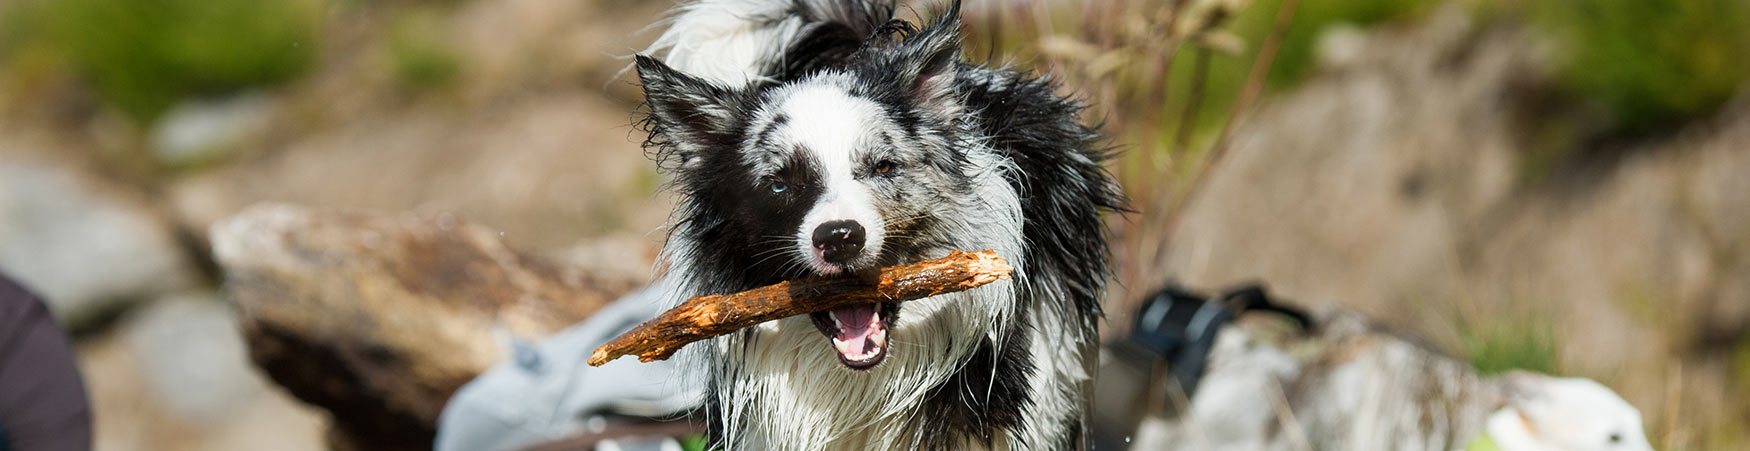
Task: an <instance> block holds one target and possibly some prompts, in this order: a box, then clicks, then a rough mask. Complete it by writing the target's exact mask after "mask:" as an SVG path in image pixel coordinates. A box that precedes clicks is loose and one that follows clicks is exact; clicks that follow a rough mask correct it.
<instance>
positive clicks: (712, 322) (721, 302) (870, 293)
mask: <svg viewBox="0 0 1750 451" xmlns="http://www.w3.org/2000/svg"><path fill="white" fill-rule="evenodd" d="M1013 272H1014V268H1013V267H1011V266H1009V263H1008V261H1007V260H1003V258H1002V257H999V256H997V254H996V252H995V251H982V252H962V251H954V252H953V253H951V254H948V256H947V257H942V258H938V259H932V260H924V261H921V262H917V263H914V264H910V265H902V266H893V267H888V268H883V269H882V270H881V272H880V273H879V274H878V275H876V276H875V277H869V278H846V277H830V278H829V277H809V278H803V279H797V280H791V281H786V282H779V283H777V284H773V285H767V286H763V287H759V288H755V289H752V290H747V291H743V292H740V293H731V294H717V295H710V296H699V297H695V298H692V299H688V300H687V301H686V302H683V303H681V305H679V306H677V307H675V308H672V309H669V310H668V311H666V312H663V313H662V314H661V315H658V316H657V317H656V318H655V319H652V320H650V321H645V322H644V324H640V325H638V327H636V328H633V329H632V330H630V331H627V332H626V333H624V334H620V336H619V337H615V338H614V339H613V340H611V341H608V343H607V344H604V345H602V346H601V347H599V348H596V350H595V353H594V354H591V355H590V357H589V364H590V365H591V366H601V365H602V364H605V363H608V362H609V361H612V360H614V359H616V358H619V357H620V356H623V355H637V356H638V360H639V361H641V362H649V361H652V360H666V359H668V357H669V356H672V355H674V353H675V351H678V350H680V348H681V347H682V346H686V345H688V344H690V343H693V342H696V341H699V340H704V339H707V338H711V337H715V336H718V335H724V334H728V333H730V332H735V331H737V330H741V329H742V328H744V327H748V326H753V325H755V324H759V323H763V322H766V321H771V320H774V319H779V318H783V317H787V316H791V315H800V314H804V313H813V312H819V311H825V310H831V309H833V308H837V307H843V306H847V305H854V304H863V303H871V302H905V301H912V300H917V299H923V298H926V297H930V296H935V295H938V294H943V293H953V292H957V291H965V290H969V289H972V288H975V287H978V286H982V285H984V284H988V283H991V282H995V281H997V280H1000V279H1008V278H1009V274H1010V273H1013Z"/></svg>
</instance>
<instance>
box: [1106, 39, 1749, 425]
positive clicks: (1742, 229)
mask: <svg viewBox="0 0 1750 451" xmlns="http://www.w3.org/2000/svg"><path fill="white" fill-rule="evenodd" d="M1471 17H1472V16H1469V15H1467V14H1464V13H1463V12H1461V11H1457V10H1451V9H1449V10H1444V11H1442V12H1440V13H1437V14H1435V15H1434V16H1433V17H1431V18H1430V19H1429V20H1428V21H1427V22H1426V23H1424V24H1422V25H1420V26H1417V27H1413V28H1409V27H1405V28H1395V29H1394V28H1387V29H1382V30H1380V31H1377V32H1372V34H1370V35H1366V36H1359V37H1358V36H1355V35H1353V34H1347V35H1333V36H1332V37H1331V38H1329V40H1327V44H1328V45H1326V46H1325V47H1326V48H1327V49H1331V50H1329V53H1331V55H1327V56H1328V58H1327V59H1326V60H1327V62H1328V64H1330V65H1331V66H1330V67H1328V68H1326V73H1324V74H1323V75H1321V76H1320V77H1317V78H1315V79H1313V80H1309V81H1308V82H1307V83H1306V84H1305V85H1303V86H1302V87H1301V88H1300V89H1297V90H1296V91H1294V92H1292V93H1289V94H1287V95H1284V96H1282V97H1281V98H1278V99H1276V100H1275V101H1273V102H1271V103H1270V104H1269V105H1266V106H1265V107H1264V108H1262V109H1261V110H1260V111H1259V112H1258V113H1256V114H1255V115H1252V117H1251V118H1250V119H1248V120H1246V121H1245V122H1244V123H1242V124H1240V125H1239V126H1238V127H1237V128H1236V129H1235V133H1234V139H1233V146H1232V147H1231V149H1230V150H1229V153H1228V154H1227V157H1226V159H1225V160H1224V161H1223V162H1222V166H1221V167H1220V169H1219V170H1217V171H1215V172H1214V173H1213V174H1212V176H1211V178H1210V179H1208V180H1207V185H1205V186H1204V187H1203V188H1202V190H1201V191H1200V192H1199V194H1198V196H1197V197H1196V198H1195V199H1191V200H1190V202H1189V204H1188V205H1187V206H1186V208H1185V210H1184V211H1183V212H1182V213H1181V214H1182V223H1181V228H1180V229H1179V231H1178V233H1177V236H1174V237H1172V238H1171V242H1170V243H1168V245H1167V246H1166V248H1165V249H1162V250H1161V251H1160V252H1159V253H1158V254H1156V255H1159V256H1160V258H1159V259H1158V260H1157V261H1154V262H1153V263H1152V264H1145V265H1144V269H1143V270H1142V271H1140V272H1141V273H1143V274H1158V275H1161V276H1162V277H1164V276H1165V275H1168V274H1170V275H1172V276H1173V277H1175V278H1177V279H1178V280H1180V281H1182V282H1185V283H1187V284H1189V285H1192V286H1226V285H1231V284H1234V283H1237V282H1241V281H1250V280H1267V281H1269V282H1270V285H1271V287H1272V288H1274V289H1275V290H1276V291H1277V292H1279V293H1282V294H1283V295H1285V296H1287V297H1291V298H1294V299H1299V300H1302V301H1305V302H1307V303H1310V304H1313V305H1321V306H1336V305H1340V306H1344V307H1346V308H1351V309H1356V310H1359V311H1362V312H1366V313H1367V314H1368V315H1369V316H1372V317H1374V318H1377V319H1379V320H1380V321H1382V322H1385V323H1388V324H1394V325H1398V326H1400V327H1405V328H1414V329H1416V330H1418V332H1419V333H1420V334H1422V335H1423V336H1426V337H1428V338H1430V339H1431V340H1433V341H1434V342H1436V343H1439V344H1441V345H1443V346H1446V347H1447V348H1448V349H1459V348H1460V347H1461V346H1464V345H1465V344H1466V343H1467V341H1471V340H1474V339H1475V338H1476V337H1475V335H1476V334H1479V333H1481V334H1488V333H1491V332H1489V331H1490V330H1497V329H1499V330H1508V331H1510V332H1511V331H1522V332H1523V333H1525V334H1528V335H1530V334H1535V333H1537V330H1539V329H1547V330H1550V331H1552V333H1553V335H1554V337H1553V341H1554V342H1555V346H1554V349H1555V350H1554V351H1552V352H1553V353H1555V354H1556V355H1554V356H1550V359H1548V360H1550V364H1551V365H1554V366H1555V369H1556V370H1558V371H1560V372H1565V373H1569V374H1575V375H1581V376H1590V377H1594V378H1598V379H1599V380H1600V381H1601V382H1604V383H1606V384H1607V385H1610V386H1614V387H1618V388H1619V389H1620V390H1622V394H1623V395H1624V397H1625V398H1627V399H1628V400H1629V401H1631V402H1632V403H1634V404H1635V405H1639V406H1642V407H1643V408H1645V409H1646V411H1647V413H1648V418H1653V419H1662V420H1660V421H1659V422H1655V423H1652V424H1672V425H1675V424H1677V423H1675V422H1672V421H1671V419H1674V418H1675V417H1674V416H1673V415H1676V414H1677V412H1678V411H1682V412H1683V415H1684V418H1685V419H1686V421H1685V422H1693V423H1700V424H1701V425H1698V426H1695V429H1696V430H1716V427H1720V428H1724V427H1728V426H1727V425H1732V424H1741V423H1742V421H1744V418H1745V415H1744V413H1743V412H1746V411H1747V410H1745V407H1746V406H1750V405H1747V404H1746V403H1744V402H1742V401H1738V400H1742V399H1746V394H1745V392H1744V390H1745V385H1743V384H1739V383H1734V382H1732V380H1733V378H1734V377H1737V378H1739V379H1741V376H1735V374H1741V373H1735V371H1737V370H1734V369H1733V365H1741V364H1734V363H1731V362H1733V361H1734V359H1735V358H1736V359H1739V360H1738V361H1740V362H1742V361H1743V360H1742V358H1741V357H1733V355H1734V352H1739V353H1740V354H1741V351H1734V350H1733V349H1734V348H1736V349H1744V346H1745V345H1746V343H1750V339H1747V338H1746V337H1750V266H1746V263H1745V262H1750V232H1747V231H1750V225H1747V224H1750V196H1746V195H1745V193H1746V192H1750V178H1746V177H1744V174H1750V151H1746V147H1745V144H1744V143H1746V142H1750V101H1745V100H1741V101H1739V102H1738V104H1737V105H1736V106H1731V107H1728V108H1726V109H1725V110H1724V111H1722V112H1720V113H1719V114H1717V115H1716V116H1715V117H1713V118H1710V119H1707V120H1704V121H1699V122H1697V123H1696V124H1693V125H1692V126H1691V127H1689V128H1688V129H1686V130H1683V131H1681V132H1679V133H1677V134H1676V135H1675V136H1671V137H1667V138H1662V139H1651V140H1647V141H1644V142H1641V143H1639V144H1635V145H1632V146H1628V147H1627V148H1616V149H1608V148H1607V149H1586V150H1585V151H1586V152H1592V153H1591V155H1594V156H1596V155H1600V154H1612V155H1615V157H1612V158H1594V159H1593V162H1594V163H1597V164H1594V165H1592V166H1589V167H1579V168H1576V167H1568V168H1565V169H1564V170H1563V171H1557V172H1554V173H1549V174H1540V173H1539V172H1538V169H1537V168H1536V167H1534V166H1528V165H1527V163H1526V161H1530V160H1531V159H1534V158H1537V156H1538V152H1540V151H1544V150H1545V149H1541V148H1540V147H1539V146H1540V145H1547V143H1540V140H1539V138H1538V137H1537V136H1526V135H1527V133H1526V130H1527V129H1536V127H1533V126H1528V125H1527V124H1535V123H1537V122H1539V121H1543V120H1545V118H1543V117H1540V116H1539V113H1537V112H1536V111H1528V110H1527V108H1526V107H1525V104H1527V103H1531V102H1535V99H1530V97H1531V96H1532V94H1531V93H1534V92H1536V89H1539V88H1537V87H1538V86H1540V83H1544V81H1541V80H1542V79H1540V78H1539V76H1538V74H1540V73H1546V72H1547V66H1546V65H1547V64H1548V62H1549V61H1551V60H1550V59H1549V58H1547V57H1546V55H1548V52H1546V51H1544V50H1542V49H1545V48H1546V47H1545V46H1544V45H1543V43H1542V42H1541V41H1539V39H1538V38H1537V37H1536V36H1534V35H1532V34H1531V33H1529V32H1528V31H1527V30H1526V29H1524V28H1521V27H1515V26H1504V25H1494V26H1485V25H1479V24H1477V23H1474V22H1472V21H1471ZM1616 145H1617V146H1624V145H1623V144H1616ZM1600 160H1609V161H1600ZM1540 177H1541V178H1540ZM1130 285H1132V286H1138V287H1142V288H1143V289H1146V288H1148V287H1151V286H1154V284H1152V283H1148V282H1142V283H1132V284H1130ZM1484 338H1489V337H1484ZM1722 394H1723V395H1722ZM1668 432H1672V433H1675V432H1677V431H1668Z"/></svg>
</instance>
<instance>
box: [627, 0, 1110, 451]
mask: <svg viewBox="0 0 1750 451" xmlns="http://www.w3.org/2000/svg"><path fill="white" fill-rule="evenodd" d="M958 10H959V4H958V2H956V3H955V4H954V5H952V6H950V7H948V8H947V9H946V11H944V12H942V13H940V14H939V17H938V18H937V19H935V20H934V21H933V23H930V24H928V25H926V26H923V27H921V28H917V27H914V26H913V25H911V24H909V23H907V22H905V21H900V20H895V19H894V11H895V5H894V4H893V3H892V2H891V1H876V0H860V1H856V2H852V1H842V0H841V1H830V0H703V1H699V2H696V3H691V4H687V5H684V6H681V7H679V9H678V10H676V13H675V15H674V16H673V17H672V18H671V24H670V28H669V29H668V30H667V31H666V32H664V33H663V35H662V36H661V37H660V38H658V40H657V43H656V44H655V46H654V47H653V49H652V50H653V51H661V50H666V56H665V58H664V59H663V60H657V59H653V58H650V57H645V56H639V57H638V58H637V68H638V76H639V79H640V82H641V83H642V85H643V88H644V94H645V101H646V108H648V111H647V114H645V115H643V117H642V118H641V120H640V125H641V127H642V128H643V129H644V131H646V132H648V133H649V138H648V140H647V141H646V142H645V150H646V152H647V153H649V154H650V156H651V157H652V159H654V160H655V161H656V162H657V166H658V167H659V168H660V170H661V171H662V172H663V173H664V175H665V176H666V178H667V179H668V180H669V182H668V184H669V187H670V189H671V190H673V191H674V192H675V193H676V195H677V198H678V204H677V207H676V210H675V211H674V212H673V214H672V215H671V217H670V220H669V226H668V228H669V230H668V232H669V235H668V239H667V243H666V245H665V247H664V250H663V262H664V264H665V265H666V271H665V272H664V274H663V279H662V280H661V282H660V283H661V284H663V285H664V286H665V287H667V288H666V289H667V290H670V292H669V293H668V294H667V295H666V296H667V298H668V299H670V300H671V301H673V302H676V303H678V302H680V301H681V300H683V299H685V298H687V297H690V296H697V295H706V294H716V293H728V292H736V291H742V290H746V289H750V288H754V287H758V286H762V285H767V284H772V283H777V282H780V281H784V280H788V279H794V278H798V277H802V276H808V275H828V276H840V277H858V276H866V275H868V274H869V273H870V272H871V271H873V270H875V269H877V268H879V267H882V266H889V265H897V264H906V263H913V262H916V261H918V260H922V259H927V258H934V257H942V256H944V255H946V254H948V253H949V251H952V250H955V249H963V250H968V251H977V250H986V249H993V250H995V251H996V252H997V253H998V254H1000V255H1002V256H1003V257H1004V258H1007V259H1008V260H1009V262H1010V263H1011V264H1012V265H1014V266H1015V267H1016V272H1015V274H1014V279H1013V282H1012V283H1009V282H998V283H994V284H991V285H987V286H984V287H980V288H977V289H973V290H969V291H965V292H960V293H953V294H945V295H940V296H935V297H931V298H927V299H922V300H918V301H913V302H908V303H905V304H904V305H903V306H902V305H900V304H868V305H859V306H852V307H843V308H838V309H834V310H832V311H829V312H822V313H816V314H812V315H802V316H797V317H791V318H785V319H782V320H776V321H771V322H767V323H765V324H761V325H759V326H755V327H750V328H748V329H745V330H742V331H740V332H738V333H735V334H731V335H727V336H723V337H719V338H716V339H713V340H710V341H707V342H704V343H701V344H700V345H698V346H693V347H689V348H687V351H685V352H683V358H684V359H687V360H688V361H690V362H692V363H695V364H697V365H698V367H697V368H698V371H699V373H698V374H700V375H701V377H702V378H703V380H702V381H698V382H699V383H701V384H703V387H704V388H705V391H706V393H707V395H706V401H705V407H704V409H705V413H706V417H707V418H709V423H710V431H711V432H710V435H711V439H712V440H713V441H714V442H715V443H716V444H715V445H714V447H722V448H727V449H734V450H741V449H750V450H753V449H759V450H765V449H770V450H791V449H794V450H813V449H905V450H912V449H956V450H958V449H1074V448H1076V447H1077V446H1079V444H1080V441H1081V436H1082V432H1081V431H1082V428H1083V425H1082V420H1083V414H1084V412H1085V411H1086V409H1087V406H1086V398H1087V396H1086V395H1085V393H1084V391H1085V390H1086V389H1087V388H1088V387H1087V385H1088V383H1089V373H1090V371H1091V368H1092V363H1093V359H1094V354H1093V352H1094V348H1093V346H1094V345H1095V342H1096V341H1097V340H1096V339H1097V337H1096V331H1095V326H1096V324H1095V323H1096V321H1097V320H1098V318H1099V316H1100V311H1099V299H1100V297H1101V296H1102V294H1103V292H1104V289H1105V277H1106V275H1107V260H1108V255H1107V247H1106V238H1105V235H1104V227H1103V226H1102V222H1101V218H1100V215H1101V213H1102V212H1106V211H1114V210H1116V209H1119V208H1120V206H1121V204H1122V200H1121V195H1120V193H1119V191H1118V189H1117V187H1116V184H1115V183H1114V182H1113V180H1112V178H1111V176H1110V174H1109V173H1108V172H1107V171H1106V170H1105V169H1104V168H1103V167H1102V166H1101V161H1102V160H1104V159H1105V158H1106V153H1107V152H1106V151H1105V150H1104V149H1103V148H1102V147H1101V145H1102V144H1101V140H1102V138H1101V136H1100V134H1099V133H1098V131H1097V130H1095V129H1094V128H1091V127H1088V126H1084V125H1082V124H1080V123H1078V121H1077V116H1078V114H1079V113H1080V111H1081V107H1080V106H1079V105H1078V104H1077V103H1076V102H1074V101H1072V100H1068V99H1065V98H1063V97H1060V96H1058V95H1057V94H1056V91H1057V89H1056V86H1055V85H1053V84H1052V83H1050V82H1048V81H1044V80H1041V79H1039V78H1035V77H1033V76H1031V75H1029V74H1026V73H1021V72H1016V71H1012V70H1007V69H1002V68H991V67H984V66H980V65H975V64H971V63H968V62H966V61H963V60H962V58H961V52H962V50H961V46H960V39H959V28H960V20H959V13H958Z"/></svg>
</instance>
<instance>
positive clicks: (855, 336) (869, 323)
mask: <svg viewBox="0 0 1750 451" xmlns="http://www.w3.org/2000/svg"><path fill="white" fill-rule="evenodd" d="M832 317H833V319H836V320H838V326H839V330H838V333H835V334H833V338H837V339H839V341H843V342H845V345H847V346H846V347H848V348H849V349H845V350H846V351H850V352H851V353H853V354H857V355H862V354H867V353H868V352H869V350H868V349H867V348H868V346H869V336H870V335H874V334H875V331H877V330H881V321H880V319H879V318H878V317H877V316H876V315H875V304H862V305H853V306H850V307H839V308H835V309H832Z"/></svg>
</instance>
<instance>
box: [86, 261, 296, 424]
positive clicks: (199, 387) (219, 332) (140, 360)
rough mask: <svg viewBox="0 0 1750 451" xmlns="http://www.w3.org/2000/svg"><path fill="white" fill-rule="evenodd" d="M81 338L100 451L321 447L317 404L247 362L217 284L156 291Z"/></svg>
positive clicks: (228, 308)
mask: <svg viewBox="0 0 1750 451" xmlns="http://www.w3.org/2000/svg"><path fill="white" fill-rule="evenodd" d="M135 312H136V313H134V314H130V315H127V317H125V318H124V319H122V320H121V321H119V323H118V324H116V327H115V328H113V329H111V330H110V331H109V332H108V333H103V334H99V335H96V336H92V337H88V338H87V339H85V340H81V343H80V346H79V357H80V358H79V361H80V365H79V366H80V367H81V368H82V369H83V370H84V376H85V382H86V387H87V391H88V392H89V393H90V395H91V403H92V409H93V411H95V412H97V415H96V416H95V417H94V418H93V420H94V421H95V424H94V425H93V434H94V435H95V437H94V438H95V441H94V445H93V446H94V447H95V448H96V449H100V450H108V451H130V450H141V451H144V450H158V449H175V450H188V451H226V450H239V449H248V450H258V451H281V450H284V451H297V450H311V449H320V448H321V447H322V446H323V443H322V439H321V438H322V433H323V431H324V429H325V428H326V426H325V425H326V423H327V421H326V420H325V415H324V414H323V412H321V411H320V410H317V409H315V408H312V407H310V406H307V405H304V404H301V403H299V402H297V401H296V400H293V399H292V398H291V397H290V396H288V395H287V394H286V393H285V392H283V391H281V390H279V389H277V388H276V387H274V386H273V385H271V384H270V383H268V381H267V379H266V377H265V376H264V375H263V374H261V371H260V370H258V369H256V368H255V366H254V365H253V364H251V363H250V362H249V354H248V351H247V350H246V349H245V348H244V344H243V335H242V334H241V333H239V331H238V330H237V323H236V320H235V314H236V313H235V309H234V308H232V307H231V306H229V305H226V304H224V303H222V302H220V301H219V300H218V297H217V296H216V294H215V293H211V292H190V293H182V294H177V295H172V296H168V297H164V298H158V299H155V300H153V301H152V302H150V303H148V304H146V305H143V306H141V307H140V308H139V309H137V310H136V311H135Z"/></svg>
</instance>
